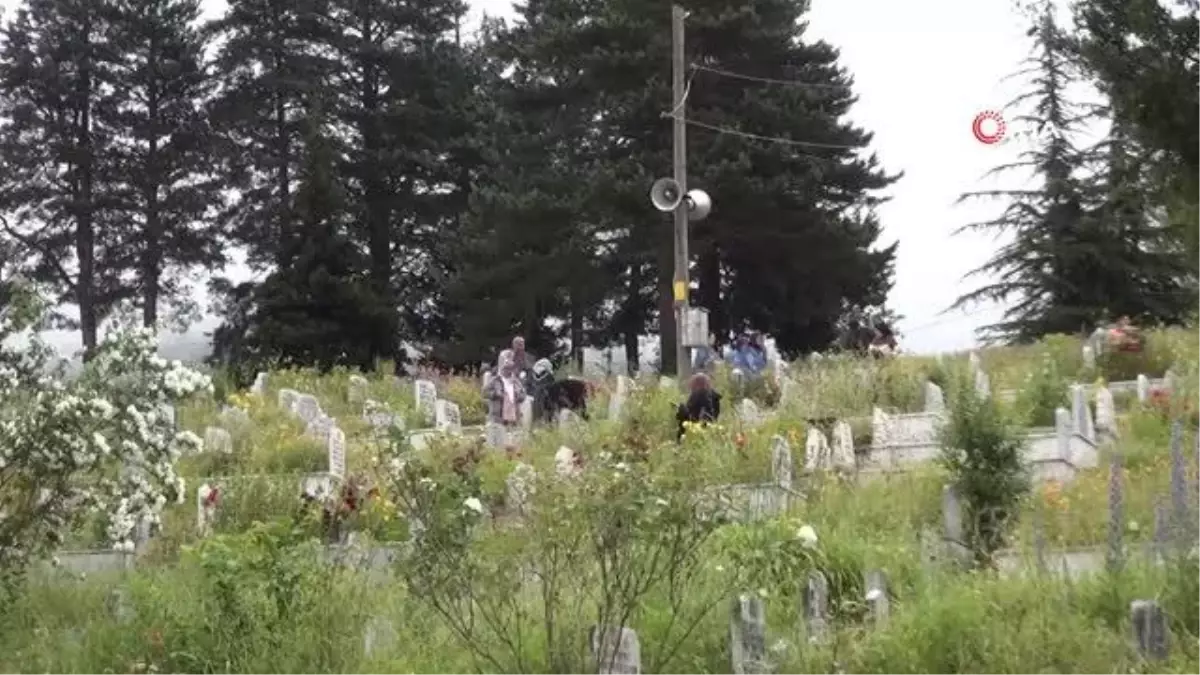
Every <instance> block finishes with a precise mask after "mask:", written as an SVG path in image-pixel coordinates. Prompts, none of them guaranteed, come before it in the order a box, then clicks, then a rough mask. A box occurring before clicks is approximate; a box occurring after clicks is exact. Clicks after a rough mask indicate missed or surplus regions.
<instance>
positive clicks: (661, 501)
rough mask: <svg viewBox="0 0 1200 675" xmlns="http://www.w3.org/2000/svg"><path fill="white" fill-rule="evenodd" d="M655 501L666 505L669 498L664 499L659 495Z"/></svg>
mask: <svg viewBox="0 0 1200 675" xmlns="http://www.w3.org/2000/svg"><path fill="white" fill-rule="evenodd" d="M654 503H655V504H658V505H659V506H666V505H667V500H665V499H663V498H662V497H659V498H658V499H656V500H654Z"/></svg>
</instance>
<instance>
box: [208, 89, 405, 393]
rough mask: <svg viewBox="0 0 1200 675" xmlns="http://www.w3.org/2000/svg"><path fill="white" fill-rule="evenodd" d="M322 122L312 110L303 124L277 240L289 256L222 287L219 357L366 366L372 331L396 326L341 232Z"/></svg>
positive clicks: (339, 202)
mask: <svg viewBox="0 0 1200 675" xmlns="http://www.w3.org/2000/svg"><path fill="white" fill-rule="evenodd" d="M321 122H322V118H321V115H320V113H319V112H318V111H314V112H313V113H311V114H310V115H309V117H308V121H307V123H306V130H305V133H304V139H305V144H304V147H305V153H304V165H303V170H302V172H301V184H300V187H299V189H298V191H297V194H296V203H295V205H294V208H293V213H295V215H296V222H295V223H294V224H293V226H291V227H289V235H288V237H287V238H286V239H285V240H284V242H283V246H282V247H281V248H282V252H281V254H282V255H283V256H285V257H286V258H287V259H288V260H291V261H292V263H291V264H290V265H288V266H287V267H282V268H280V269H278V270H276V271H275V272H273V273H271V274H270V275H269V276H268V277H267V278H266V279H265V280H264V281H263V282H262V284H261V285H258V286H257V287H254V286H253V285H251V284H245V285H242V286H239V287H237V288H235V289H232V292H230V293H227V295H226V298H227V302H228V303H229V304H227V305H226V308H225V309H226V312H227V315H226V316H227V317H228V318H227V322H226V323H225V324H224V325H223V326H222V327H221V328H220V329H219V330H218V331H217V333H215V334H214V352H215V354H214V356H215V357H216V358H217V359H218V360H223V361H226V362H233V363H243V364H254V365H256V366H258V365H262V364H266V363H272V362H275V363H281V364H283V365H288V366H300V365H315V366H317V367H319V368H321V369H323V370H328V369H330V368H333V367H334V366H338V365H346V366H355V367H358V368H361V369H363V370H368V369H371V368H373V367H374V365H375V361H374V354H373V353H372V350H371V344H372V343H371V338H372V336H374V335H379V334H384V333H387V332H389V331H393V332H394V331H395V321H394V316H395V315H394V313H393V312H391V311H390V308H389V307H388V306H387V305H386V303H385V302H383V299H382V298H380V297H379V296H377V295H375V294H374V293H373V292H372V288H371V285H370V282H369V279H368V277H367V275H366V274H365V273H364V270H365V269H366V260H365V259H364V257H363V255H362V253H361V251H360V250H359V248H358V247H357V246H356V245H355V244H354V242H353V241H352V240H351V239H350V238H349V237H348V236H347V235H346V232H345V223H344V220H343V214H344V213H345V204H344V199H345V195H344V194H343V192H342V190H341V187H340V186H339V184H338V181H337V178H336V175H335V168H336V164H335V162H336V158H337V153H336V150H335V146H334V143H333V142H332V141H331V140H330V139H329V137H328V136H327V133H328V132H327V131H326V130H325V129H324V128H323V126H324V125H323V124H322V123H321ZM251 288H252V289H253V290H251Z"/></svg>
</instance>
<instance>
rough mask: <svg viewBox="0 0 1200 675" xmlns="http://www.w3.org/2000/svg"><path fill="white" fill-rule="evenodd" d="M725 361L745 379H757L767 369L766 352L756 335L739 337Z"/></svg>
mask: <svg viewBox="0 0 1200 675" xmlns="http://www.w3.org/2000/svg"><path fill="white" fill-rule="evenodd" d="M725 360H726V361H728V362H729V365H731V366H733V367H734V368H735V369H737V370H740V371H742V374H743V375H744V376H746V377H758V376H759V375H761V374H762V372H763V371H764V370H766V368H767V352H766V350H765V349H763V347H762V344H761V343H760V342H759V339H758V336H757V335H756V334H746V335H739V336H738V338H737V340H735V341H734V343H733V346H731V347H730V348H729V350H728V352H727V353H726V355H725Z"/></svg>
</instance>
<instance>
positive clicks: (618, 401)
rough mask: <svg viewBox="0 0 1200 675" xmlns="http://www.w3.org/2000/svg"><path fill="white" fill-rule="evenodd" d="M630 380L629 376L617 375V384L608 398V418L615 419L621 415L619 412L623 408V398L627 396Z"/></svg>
mask: <svg viewBox="0 0 1200 675" xmlns="http://www.w3.org/2000/svg"><path fill="white" fill-rule="evenodd" d="M630 389H631V387H630V382H629V378H628V377H625V376H624V375H618V376H617V386H616V388H615V389H614V390H613V393H612V397H611V398H609V399H608V418H609V419H612V420H615V419H619V418H620V417H621V412H622V411H623V410H624V409H625V399H626V398H628V397H629V390H630Z"/></svg>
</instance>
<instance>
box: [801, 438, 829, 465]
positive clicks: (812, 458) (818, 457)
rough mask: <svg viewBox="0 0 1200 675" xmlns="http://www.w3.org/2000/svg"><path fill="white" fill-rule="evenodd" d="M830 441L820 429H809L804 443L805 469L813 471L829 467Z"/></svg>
mask: <svg viewBox="0 0 1200 675" xmlns="http://www.w3.org/2000/svg"><path fill="white" fill-rule="evenodd" d="M829 459H830V458H829V441H828V440H827V439H826V438H825V434H823V433H821V430H820V429H815V428H814V429H809V430H808V438H807V439H806V440H805V443H804V471H805V472H806V473H812V472H814V471H822V470H825V469H827V468H829Z"/></svg>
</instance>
